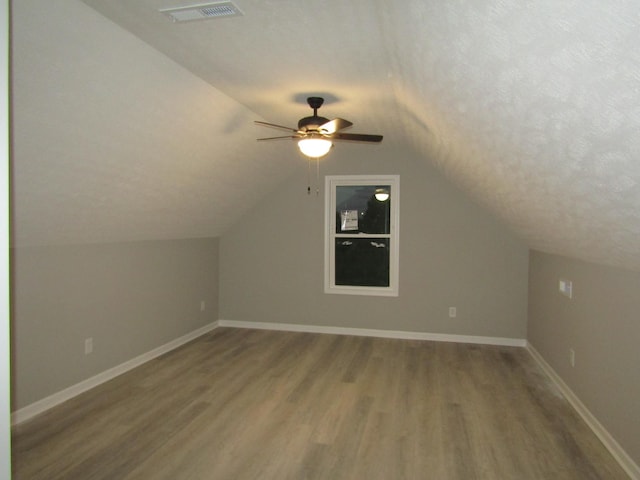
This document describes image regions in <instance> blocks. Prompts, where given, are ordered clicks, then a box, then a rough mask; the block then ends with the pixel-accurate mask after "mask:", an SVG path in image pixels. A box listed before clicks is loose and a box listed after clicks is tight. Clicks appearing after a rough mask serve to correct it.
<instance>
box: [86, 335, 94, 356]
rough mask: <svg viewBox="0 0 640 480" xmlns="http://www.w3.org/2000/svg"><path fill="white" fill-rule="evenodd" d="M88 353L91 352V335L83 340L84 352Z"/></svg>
mask: <svg viewBox="0 0 640 480" xmlns="http://www.w3.org/2000/svg"><path fill="white" fill-rule="evenodd" d="M90 353H93V337H89V338H85V340H84V354H85V355H89V354H90Z"/></svg>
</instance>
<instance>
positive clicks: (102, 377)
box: [11, 321, 218, 425]
mask: <svg viewBox="0 0 640 480" xmlns="http://www.w3.org/2000/svg"><path fill="white" fill-rule="evenodd" d="M217 326H218V322H217V321H216V322H212V323H210V324H208V325H205V326H204V327H201V328H199V329H197V330H194V331H192V332H189V333H187V334H186V335H183V336H182V337H179V338H176V339H175V340H172V341H170V342H169V343H165V344H164V345H161V346H159V347H157V348H154V349H153V350H151V351H149V352H147V353H143V354H142V355H139V356H137V357H135V358H132V359H131V360H128V361H126V362H124V363H121V364H120V365H118V366H116V367H113V368H110V369H109V370H105V371H104V372H102V373H99V374H98V375H95V376H93V377H91V378H88V379H86V380H83V381H82V382H80V383H77V384H75V385H72V386H71V387H69V388H65V389H64V390H61V391H60V392H57V393H54V394H53V395H50V396H48V397H45V398H43V399H42V400H38V401H37V402H35V403H32V404H31V405H27V406H26V407H23V408H21V409H19V410H16V411H15V412H12V413H11V424H12V425H17V424H19V423H22V422H24V421H26V420H29V419H30V418H33V417H35V416H36V415H38V414H40V413H42V412H44V411H46V410H49V409H50V408H52V407H55V406H56V405H59V404H61V403H62V402H65V401H67V400H70V399H71V398H73V397H75V396H77V395H80V394H81V393H83V392H86V391H87V390H91V389H92V388H94V387H97V386H98V385H100V384H102V383H105V382H107V381H109V380H111V379H113V378H115V377H117V376H118V375H122V374H123V373H125V372H128V371H129V370H132V369H134V368H136V367H138V366H140V365H142V364H143V363H146V362H148V361H149V360H153V359H154V358H156V357H159V356H160V355H163V354H165V353H167V352H170V351H171V350H174V349H176V348H178V347H180V346H181V345H184V344H185V343H187V342H190V341H191V340H194V339H196V338H198V337H200V336H202V335H204V334H205V333H207V332H210V331H211V330H213V329H215V328H216V327H217Z"/></svg>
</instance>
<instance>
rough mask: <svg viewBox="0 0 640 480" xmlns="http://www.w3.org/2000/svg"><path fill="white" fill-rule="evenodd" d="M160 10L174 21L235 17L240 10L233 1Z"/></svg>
mask: <svg viewBox="0 0 640 480" xmlns="http://www.w3.org/2000/svg"><path fill="white" fill-rule="evenodd" d="M160 12H162V13H164V14H165V15H168V16H169V17H171V19H172V20H173V21H174V22H189V21H191V20H205V19H207V18H220V17H237V16H239V15H242V12H241V11H240V9H239V8H238V7H236V6H235V5H234V4H233V2H215V3H202V4H199V5H190V6H187V7H175V8H163V9H161V10H160Z"/></svg>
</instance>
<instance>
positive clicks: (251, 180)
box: [14, 0, 640, 270]
mask: <svg viewBox="0 0 640 480" xmlns="http://www.w3.org/2000/svg"><path fill="white" fill-rule="evenodd" d="M14 3H15V5H14V11H15V13H14V37H15V40H14V45H15V47H14V49H16V50H17V51H18V54H20V53H21V52H22V53H24V54H25V55H26V54H29V56H28V58H27V57H26V56H25V58H22V59H21V58H18V59H17V60H14V62H15V63H16V66H15V67H14V70H15V72H16V76H18V77H19V80H20V82H21V86H20V87H19V88H16V97H17V101H19V103H20V106H22V105H24V106H25V107H24V110H23V111H22V113H16V120H15V121H16V124H17V127H18V128H17V130H16V135H18V140H20V141H16V145H17V146H16V148H17V149H18V148H23V149H24V150H25V151H24V152H22V151H20V152H19V153H21V154H22V156H21V157H20V158H23V157H24V158H29V159H30V161H31V164H28V165H25V166H20V167H17V168H16V169H15V170H16V179H17V181H18V183H17V185H18V186H19V187H20V190H19V191H16V195H17V199H16V205H17V206H16V209H18V210H19V211H18V212H17V215H16V217H17V219H18V221H17V234H16V235H17V236H16V239H17V241H18V242H20V241H23V242H25V243H28V242H29V241H30V240H34V239H39V240H40V241H42V240H45V241H49V242H56V241H72V240H73V239H76V240H81V241H92V240H98V239H100V238H106V239H128V238H129V239H130V238H144V237H149V236H152V237H151V238H162V237H171V236H175V237H178V236H182V237H187V236H202V235H210V234H219V233H221V232H223V231H224V229H225V228H226V227H227V226H228V225H229V224H230V223H231V222H232V221H233V214H232V213H231V212H232V211H235V212H241V211H243V210H246V209H247V208H250V206H251V204H252V203H255V202H257V201H259V199H260V198H261V195H264V194H265V193H266V192H268V191H269V189H270V188H273V187H274V185H275V184H276V183H277V181H279V180H281V179H283V178H285V177H286V175H287V173H288V172H290V171H291V168H292V163H293V162H292V161H296V160H297V159H295V158H291V156H290V155H289V156H287V155H283V152H284V151H285V150H286V149H290V148H292V145H291V144H290V143H288V142H284V143H285V145H284V147H283V146H282V144H280V145H275V144H273V143H271V144H269V147H270V148H269V149H268V150H267V149H265V148H262V147H263V145H256V142H255V141H254V138H255V136H256V135H257V134H263V133H266V135H269V134H270V133H276V134H277V131H274V132H271V131H268V132H264V131H258V130H256V128H255V127H254V126H253V125H251V121H252V120H253V119H266V120H268V121H271V122H274V123H278V124H283V125H291V124H292V123H295V119H298V118H300V117H301V116H304V115H306V114H307V112H308V110H306V106H305V105H304V98H305V97H306V96H308V95H309V94H314V95H318V94H319V95H323V96H325V97H327V105H326V107H323V108H325V111H324V112H322V111H321V113H325V114H329V113H331V114H332V116H338V115H339V116H341V117H343V118H347V119H350V120H352V121H354V123H355V124H356V125H355V127H354V128H353V131H354V132H366V133H381V134H384V136H385V140H384V142H385V145H386V146H394V145H398V146H400V145H402V146H403V147H410V148H412V149H413V150H415V151H416V152H418V153H419V154H420V155H421V156H422V157H423V158H424V159H425V161H426V162H432V163H434V164H435V165H436V166H437V167H438V168H440V169H441V170H442V171H443V172H444V173H445V175H446V176H447V177H448V178H449V179H450V180H451V181H453V182H454V183H456V184H458V185H459V186H461V188H463V189H464V190H465V191H467V192H468V194H469V195H470V196H472V197H473V198H475V199H476V200H477V201H478V202H479V203H481V204H483V205H485V206H486V207H487V208H488V209H490V210H491V211H493V212H494V213H495V214H496V215H497V216H498V217H500V218H502V219H503V220H504V221H505V222H506V223H507V224H508V225H510V226H511V228H512V229H513V231H514V232H515V233H516V234H518V235H519V236H521V237H522V238H523V239H525V241H527V243H528V244H529V245H530V247H532V248H535V249H539V250H542V251H546V252H552V253H560V254H564V255H568V256H572V257H577V258H582V259H585V260H591V261H595V262H600V263H605V264H611V265H617V266H623V267H627V268H632V269H638V270H640V241H639V239H640V185H639V184H640V135H638V132H639V131H640V50H639V49H638V48H637V45H640V28H639V27H640V10H639V9H638V8H637V4H636V3H635V2H632V1H617V2H598V1H594V0H586V1H584V0H583V1H563V2H558V1H556V0H540V1H538V2H521V1H515V0H512V1H508V0H502V1H501V0H479V1H474V2H459V1H456V2H449V1H425V0H405V1H403V2H394V3H393V4H392V3H391V2H388V1H383V0H350V1H348V2H346V1H344V0H325V1H323V2H301V1H299V0H237V1H236V2H235V3H236V4H237V5H238V6H239V7H240V9H241V10H242V11H243V13H244V15H243V16H240V17H232V18H221V19H212V20H204V21H194V22H187V23H172V22H171V21H170V20H169V19H168V18H167V17H166V16H165V15H164V14H162V13H160V12H159V11H158V10H159V9H161V8H166V7H173V6H184V5H188V4H189V2H185V1H184V0H174V1H169V0H136V1H130V0H85V1H84V4H86V5H83V4H80V3H77V1H76V0H67V1H65V2H56V8H55V10H52V4H51V3H50V2H44V1H42V0H24V1H22V0H21V1H20V2H14ZM58 3H59V4H60V7H58ZM87 6H90V7H92V9H91V8H88V7H87ZM93 9H94V10H93ZM60 10H62V11H60ZM98 12H99V13H98ZM100 15H102V16H104V17H106V18H108V19H109V20H111V21H113V22H114V23H115V24H116V25H117V27H116V26H113V25H111V24H108V23H107V22H106V21H104V18H103V17H101V16H100ZM52 16H53V17H54V20H55V22H52V20H51V17H52ZM119 28H122V29H123V30H122V31H121V32H119V31H117V29H119ZM56 29H57V30H56ZM54 30H55V31H54ZM43 32H45V33H44V34H43ZM46 32H49V33H50V35H51V38H48V37H47V35H46ZM135 37H137V38H138V39H141V40H143V41H144V42H145V43H142V42H139V41H137V40H136V39H135ZM134 40H135V41H134ZM50 42H51V43H50ZM114 43H115V44H114ZM87 44H93V47H92V50H91V49H90V50H87ZM50 50H54V51H50ZM87 51H89V52H101V53H100V55H99V56H98V57H96V58H91V55H88V54H87ZM34 54H36V56H38V55H40V58H36V59H34V58H33V55H34ZM161 54H163V55H161ZM165 55H166V57H165ZM167 57H168V58H170V59H172V60H173V61H174V62H175V63H177V64H178V65H179V66H181V67H182V68H178V66H177V65H175V64H174V63H173V62H169V60H168V59H167ZM51 58H54V59H56V58H57V59H58V61H59V62H60V61H61V60H60V59H63V60H62V64H56V62H51V60H50V59H51ZM141 58H144V59H145V60H144V64H141V63H140V59H141ZM65 63H66V64H65ZM78 64H81V65H80V66H81V67H82V70H83V71H85V73H84V74H83V76H81V77H78V76H77V74H74V73H73V72H77V70H79V69H76V68H75V67H77V66H78ZM43 65H45V66H48V69H49V70H48V71H46V72H38V71H35V70H37V69H41V68H42V66H43ZM136 69H144V72H136ZM87 72H89V73H87ZM189 72H191V73H193V74H195V77H194V76H192V75H190V74H189ZM45 74H46V75H45ZM50 78H54V80H56V81H58V82H60V84H59V85H53V86H52V85H50ZM150 78H151V79H154V81H153V82H148V83H146V84H139V85H134V86H133V87H134V88H132V86H131V83H130V82H131V81H134V82H135V81H140V79H146V80H147V81H148V80H149V79H150ZM67 82H69V83H70V84H71V85H72V86H73V88H69V86H68V85H69V83H67ZM87 82H90V83H91V85H90V86H89V87H88V86H87ZM16 87H17V86H16ZM52 88H53V93H52ZM87 90H89V91H90V92H91V94H92V95H93V96H92V98H94V99H95V97H96V96H98V97H100V96H102V97H103V98H102V103H100V106H101V107H104V109H105V112H104V116H103V118H104V123H103V124H99V125H85V124H83V122H84V121H85V120H87V119H86V118H83V114H82V102H83V98H77V97H76V96H74V95H73V92H74V91H77V92H85V93H86V92H87ZM56 92H57V93H56ZM119 92H123V94H122V95H119ZM44 97H46V98H44ZM52 97H53V99H52ZM56 102H58V103H59V105H55V108H56V109H60V110H63V111H65V112H66V115H67V117H66V118H63V119H62V126H61V124H60V122H61V121H60V120H59V119H58V120H53V119H52V118H50V117H49V118H48V117H46V116H45V115H42V116H41V117H40V114H41V113H42V112H41V111H40V110H39V109H41V107H42V106H43V105H44V106H49V107H50V108H53V107H52V104H55V103H56ZM65 109H66V110H65ZM18 112H20V110H18ZM123 112H126V113H127V115H126V118H123V115H122V113H123ZM150 112H151V114H152V116H153V117H154V118H152V119H149V113H150ZM334 112H335V114H334ZM337 112H339V113H337ZM92 118H94V117H92ZM167 119H170V120H167ZM21 121H23V122H24V123H20V122H21ZM93 121H94V122H95V119H93ZM65 122H66V126H65ZM167 122H170V125H166V123H167ZM34 123H35V127H36V131H33V125H34ZM98 123H99V122H98ZM69 125H79V126H81V127H82V128H81V129H80V130H83V129H87V130H88V131H87V132H86V133H87V135H85V136H83V135H82V131H79V132H78V140H77V141H78V142H83V141H84V142H87V143H88V144H91V143H93V144H95V149H94V150H95V158H91V159H87V158H81V157H83V155H84V156H86V153H84V154H83V152H86V149H85V148H78V149H77V151H74V149H71V152H67V151H66V148H67V147H68V145H62V144H60V142H59V141H58V140H57V139H59V136H60V135H62V133H63V132H61V131H60V129H61V128H63V127H64V128H66V129H68V127H69ZM136 126H137V127H136ZM20 127H22V129H20ZM27 127H29V128H27ZM95 131H99V132H101V133H100V135H98V137H97V138H96V136H95ZM27 132H28V133H27ZM92 132H93V133H92ZM150 132H152V133H150ZM171 132H174V134H175V136H176V137H179V138H180V142H179V145H178V144H177V143H178V142H174V143H172V141H171V140H172V134H171ZM23 135H24V136H27V135H40V136H43V137H45V138H46V139H47V141H50V142H51V143H50V150H48V151H42V148H41V151H30V150H29V148H30V147H29V142H28V141H27V138H26V137H23ZM266 135H265V136H266ZM128 136H137V137H138V140H140V139H142V141H139V142H138V145H139V147H138V149H137V150H136V151H133V152H132V151H130V150H126V149H125V150H122V148H124V147H122V145H123V142H124V143H126V139H127V138H128ZM185 138H186V139H187V144H189V146H190V147H189V149H188V151H187V155H186V158H184V162H185V163H184V164H183V165H180V166H179V167H180V168H177V167H176V166H175V164H174V162H175V158H176V157H185V155H184V144H185ZM110 139H118V142H116V143H117V144H114V143H113V142H111V141H110ZM40 144H42V142H40ZM21 145H23V146H22V147H20V146H21ZM61 146H64V147H65V151H56V147H61ZM140 146H143V147H144V148H142V147H140ZM283 148H284V149H283ZM167 151H168V152H167ZM74 155H77V156H75V157H74ZM265 157H267V158H265ZM36 158H40V159H42V158H48V159H49V160H50V162H43V161H36V160H35V159H36ZM123 159H128V162H125V163H123V161H124V160H123ZM132 159H135V161H133V160H132ZM256 159H259V160H261V161H256ZM265 162H269V169H268V171H267V170H266V169H265V167H264V165H265ZM60 167H67V168H66V169H62V170H61V168H60ZM70 175H71V177H69V176H70ZM62 177H65V178H62ZM114 179H115V180H116V184H117V185H118V188H119V191H118V192H117V195H113V192H112V190H113V184H114ZM56 189H58V190H60V191H55V190H56ZM34 194H35V197H34ZM79 199H82V202H78V200H79ZM43 205H46V208H45V207H43ZM234 208H235V210H234ZM59 209H63V210H64V209H67V211H70V212H73V215H75V216H76V218H77V219H79V220H82V222H84V223H82V222H68V224H65V225H62V226H56V223H57V222H56V216H55V215H54V213H53V212H54V211H56V210H59ZM141 213H142V214H144V215H142V216H141ZM73 215H71V216H72V217H73ZM96 215H102V216H103V218H102V223H99V224H98V223H96V222H94V221H92V218H93V216H96ZM163 216H164V220H163V221H161V222H159V221H158V218H162V217H163ZM20 218H23V219H24V220H23V224H22V225H21V224H20V221H19V219H20ZM165 220H166V221H165ZM80 225H84V227H81V226H80ZM70 237H73V238H70ZM94 237H96V238H94Z"/></svg>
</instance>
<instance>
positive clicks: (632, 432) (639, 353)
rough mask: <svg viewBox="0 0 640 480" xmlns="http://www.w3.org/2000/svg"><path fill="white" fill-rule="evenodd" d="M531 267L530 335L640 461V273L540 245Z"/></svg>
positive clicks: (629, 452)
mask: <svg viewBox="0 0 640 480" xmlns="http://www.w3.org/2000/svg"><path fill="white" fill-rule="evenodd" d="M529 268H530V272H529V325H528V339H529V341H530V342H531V344H532V345H533V347H534V348H535V349H536V350H537V351H538V352H539V353H540V354H541V355H542V356H543V357H544V359H545V360H546V361H547V363H549V365H551V367H553V369H554V370H555V371H556V372H557V373H558V374H559V375H560V376H561V377H562V379H563V380H564V382H565V383H566V384H567V385H568V386H569V387H570V388H571V390H573V392H574V393H575V394H576V395H577V396H578V397H579V398H580V400H581V401H582V403H584V404H585V405H586V407H587V408H588V409H589V410H590V411H591V413H593V414H594V415H595V416H596V418H597V419H598V420H599V421H600V423H602V425H603V426H604V427H605V428H606V429H607V430H608V431H609V433H611V434H612V435H613V436H614V438H615V439H616V440H617V441H618V443H620V445H621V446H622V447H623V448H624V449H625V451H626V452H627V453H628V454H629V455H630V456H631V457H632V458H633V460H634V461H635V462H636V463H638V464H640V374H639V372H640V349H639V348H638V342H639V341H640V316H639V314H638V312H640V272H633V271H628V270H622V269H616V268H612V267H606V266H601V265H595V264H592V263H586V262H582V261H578V260H572V259H569V258H566V257H562V256H557V255H550V254H545V253H541V252H537V251H532V252H531V257H530V267H529ZM560 278H563V279H567V280H570V281H572V282H573V298H572V299H568V298H567V297H565V296H563V295H561V294H560V293H559V292H558V281H559V279H560ZM571 348H572V349H574V350H575V352H576V361H575V367H571V365H570V362H569V349H571Z"/></svg>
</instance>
